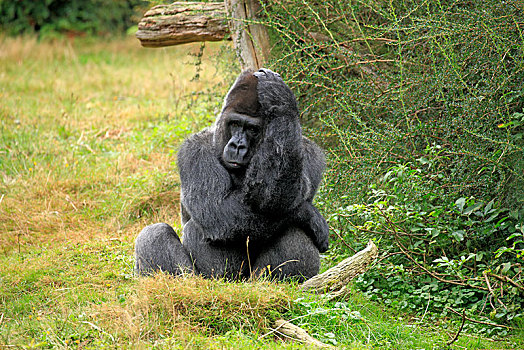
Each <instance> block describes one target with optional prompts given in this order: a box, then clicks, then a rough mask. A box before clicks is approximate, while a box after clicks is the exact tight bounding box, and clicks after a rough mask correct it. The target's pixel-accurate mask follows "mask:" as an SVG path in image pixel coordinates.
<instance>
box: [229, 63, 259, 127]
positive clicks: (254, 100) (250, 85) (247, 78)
mask: <svg viewBox="0 0 524 350" xmlns="http://www.w3.org/2000/svg"><path fill="white" fill-rule="evenodd" d="M257 84H258V79H257V78H256V77H255V76H254V75H253V71H252V70H251V69H248V70H246V71H244V72H243V73H242V74H241V75H240V76H239V77H238V78H237V80H236V82H235V84H234V85H233V87H232V88H231V90H229V93H228V94H227V96H226V100H225V103H224V108H223V110H222V111H223V112H236V113H240V114H246V115H249V116H253V117H254V116H256V115H257V114H258V112H259V110H260V103H259V102H258V92H257Z"/></svg>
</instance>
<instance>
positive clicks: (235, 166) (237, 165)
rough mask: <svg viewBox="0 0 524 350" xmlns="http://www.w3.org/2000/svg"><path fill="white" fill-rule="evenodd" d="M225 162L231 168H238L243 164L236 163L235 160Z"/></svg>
mask: <svg viewBox="0 0 524 350" xmlns="http://www.w3.org/2000/svg"><path fill="white" fill-rule="evenodd" d="M227 164H228V165H229V166H230V167H231V168H232V169H240V168H242V167H243V166H244V165H243V164H240V163H237V162H227Z"/></svg>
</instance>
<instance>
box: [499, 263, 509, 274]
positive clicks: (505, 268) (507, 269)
mask: <svg viewBox="0 0 524 350" xmlns="http://www.w3.org/2000/svg"><path fill="white" fill-rule="evenodd" d="M510 267H511V263H510V262H507V263H504V264H502V271H501V273H506V272H508V271H509V268H510Z"/></svg>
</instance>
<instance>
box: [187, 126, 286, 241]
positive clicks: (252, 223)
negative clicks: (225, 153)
mask: <svg viewBox="0 0 524 350" xmlns="http://www.w3.org/2000/svg"><path fill="white" fill-rule="evenodd" d="M212 136H213V134H212V132H211V131H210V130H205V131H202V132H200V133H198V134H195V135H193V136H191V137H190V138H189V139H188V140H187V141H186V142H184V144H183V145H182V147H181V149H180V152H179V153H178V167H179V170H180V181H181V184H182V206H183V210H184V212H185V213H186V214H185V215H186V219H189V218H191V220H194V221H195V222H196V223H198V224H199V225H200V226H201V227H202V229H203V232H204V233H205V235H206V239H207V240H208V241H211V242H216V243H220V242H224V243H225V242H228V241H234V240H241V239H245V238H246V237H247V236H248V235H250V236H251V238H252V239H254V240H257V239H261V238H269V237H267V235H268V232H277V231H278V230H280V228H281V226H282V224H283V221H282V220H269V219H268V218H267V217H265V216H264V215H260V214H256V213H254V212H253V211H252V210H251V208H250V207H249V206H247V205H246V204H244V202H243V194H242V193H241V192H240V191H232V189H231V187H232V184H231V177H230V175H229V173H228V172H227V170H226V169H225V168H224V167H223V166H222V164H221V163H220V162H219V160H218V159H217V157H216V155H215V151H214V148H213V144H212ZM258 236H260V237H258Z"/></svg>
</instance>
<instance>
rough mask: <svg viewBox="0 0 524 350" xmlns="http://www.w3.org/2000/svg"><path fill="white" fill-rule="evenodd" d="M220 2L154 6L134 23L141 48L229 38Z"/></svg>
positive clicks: (226, 20) (224, 9) (225, 13)
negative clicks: (136, 24)
mask: <svg viewBox="0 0 524 350" xmlns="http://www.w3.org/2000/svg"><path fill="white" fill-rule="evenodd" d="M229 32H230V31H229V26H228V19H227V11H226V7H225V6H224V3H223V2H206V3H205V2H174V3H172V4H170V5H157V6H154V7H152V8H151V9H150V10H149V11H147V12H146V13H145V14H144V17H142V19H141V20H140V22H139V23H138V31H137V33H136V37H137V38H138V39H139V40H140V43H141V44H142V46H144V47H163V46H171V45H180V44H186V43H190V42H200V41H221V40H225V39H227V38H228V37H229Z"/></svg>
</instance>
